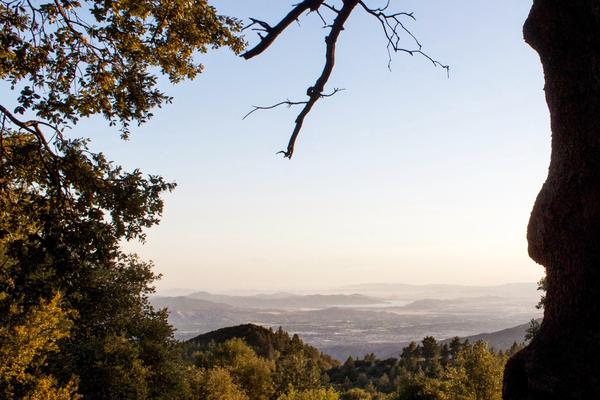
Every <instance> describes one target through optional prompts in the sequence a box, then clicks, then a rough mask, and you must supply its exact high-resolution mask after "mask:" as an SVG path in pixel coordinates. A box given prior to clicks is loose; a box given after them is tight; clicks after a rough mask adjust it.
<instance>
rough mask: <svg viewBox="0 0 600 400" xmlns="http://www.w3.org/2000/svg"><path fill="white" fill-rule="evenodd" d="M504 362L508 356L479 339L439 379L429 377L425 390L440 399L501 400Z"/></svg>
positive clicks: (461, 353) (463, 351)
mask: <svg viewBox="0 0 600 400" xmlns="http://www.w3.org/2000/svg"><path fill="white" fill-rule="evenodd" d="M505 364H506V357H505V356H498V355H496V354H494V353H493V352H491V351H490V350H489V349H488V348H487V345H486V344H485V343H484V342H477V343H475V344H474V345H473V346H468V347H466V348H464V349H463V350H462V351H461V352H460V353H459V354H458V357H457V359H456V361H455V362H454V363H453V365H452V366H450V367H449V368H447V369H446V370H445V371H444V372H443V373H442V375H441V377H440V379H435V380H434V379H427V380H426V381H425V391H424V392H425V393H426V394H429V395H431V396H434V397H435V398H437V399H439V400H480V399H486V400H500V399H501V398H502V377H503V373H504V365H505Z"/></svg>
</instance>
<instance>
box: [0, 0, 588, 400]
mask: <svg viewBox="0 0 600 400" xmlns="http://www.w3.org/2000/svg"><path fill="white" fill-rule="evenodd" d="M335 3H339V4H336V5H330V4H328V3H327V2H324V1H323V0H304V1H301V2H299V3H298V4H297V5H295V6H293V8H292V10H291V11H290V13H289V14H287V15H285V16H284V17H283V18H282V20H281V21H280V22H279V23H278V24H276V25H270V24H268V23H266V22H264V21H261V20H258V19H251V25H252V26H253V27H254V28H258V30H259V33H260V41H259V43H258V44H257V45H256V46H255V47H253V48H250V47H249V46H248V42H247V40H248V39H247V38H246V37H245V36H244V32H242V29H243V28H244V23H243V21H242V20H240V19H239V18H236V17H231V16H225V15H221V14H220V13H219V12H218V10H217V9H215V8H214V7H213V6H211V5H210V4H209V3H208V2H207V1H206V0H194V1H187V0H157V1H154V0H141V1H136V0H124V1H113V0H106V1H105V0H103V1H100V0H85V1H77V0H54V1H40V2H31V1H28V0H0V79H1V80H2V84H3V86H2V88H3V92H4V93H3V97H2V104H0V120H1V121H0V124H1V131H0V398H3V399H31V400H34V399H36V400H41V399H45V400H58V399H61V400H63V399H64V400H66V399H80V398H83V399H92V400H95V399H119V400H126V399H207V400H209V399H214V400H217V399H221V400H225V399H238V400H244V399H264V400H266V399H279V400H293V399H298V400H300V399H302V400H313V399H324V400H325V399H326V400H335V399H365V400H366V399H477V400H479V399H499V398H501V396H502V394H501V393H502V390H504V398H506V399H524V398H545V399H555V398H556V399H577V398H581V399H584V398H595V396H596V397H597V395H598V393H600V386H599V385H600V384H599V383H598V381H597V380H595V379H596V378H595V377H597V376H598V373H597V372H598V368H599V367H598V366H599V365H600V362H599V361H600V350H598V346H597V343H598V340H599V336H598V335H600V333H599V332H600V329H598V328H599V327H600V320H599V318H598V315H600V312H599V309H600V308H599V307H600V302H599V300H598V299H599V298H600V297H599V296H598V295H597V294H598V292H599V290H600V289H599V285H598V282H600V278H599V277H598V268H597V265H598V261H599V260H600V252H598V251H597V238H598V233H599V232H600V223H599V221H600V211H599V208H598V204H600V202H598V201H597V200H598V199H599V198H600V185H599V184H598V183H599V182H600V179H599V178H598V171H599V169H598V168H596V167H597V166H598V165H599V161H598V160H599V156H598V154H599V151H598V150H599V147H600V145H599V144H598V143H600V142H598V140H597V134H598V132H597V131H598V126H600V125H599V124H598V117H597V115H598V114H597V109H598V105H599V103H600V80H598V79H597V78H598V76H599V74H598V71H600V57H598V49H599V48H600V43H599V40H600V23H599V21H600V17H599V15H600V13H599V12H598V4H597V2H596V1H591V0H576V1H573V2H569V5H568V6H563V4H562V2H558V1H554V0H536V1H535V2H534V6H533V9H532V13H531V14H530V18H529V19H528V22H527V23H526V29H525V36H526V40H527V41H528V43H530V44H531V45H532V46H533V47H534V48H535V49H536V50H537V51H538V52H539V53H540V54H541V60H542V64H543V65H544V68H545V73H546V79H547V85H546V95H547V98H548V104H549V106H550V111H551V115H552V118H553V119H552V127H553V160H552V163H551V169H550V176H549V180H548V182H547V183H546V184H545V185H544V187H543V190H542V192H541V194H540V197H538V200H537V201H536V206H535V208H534V211H533V213H532V219H531V222H530V226H529V229H528V240H529V242H530V246H529V252H530V255H531V256H532V257H533V258H534V260H536V261H537V262H539V263H540V264H543V265H544V266H546V268H547V272H548V273H547V280H546V285H547V290H548V291H547V296H546V299H545V306H546V311H545V312H546V315H545V319H544V322H543V323H542V325H541V327H540V328H539V330H538V333H537V334H536V337H535V338H534V339H533V340H532V341H531V343H530V344H529V346H527V347H525V348H524V349H521V350H520V351H517V350H519V349H518V347H519V346H516V347H515V348H514V349H513V350H514V351H515V352H516V353H515V354H514V355H513V354H512V353H513V351H511V352H509V354H499V353H496V352H495V351H494V350H493V349H489V348H487V347H486V345H485V344H484V343H481V342H478V343H472V344H470V343H461V342H459V341H452V342H450V343H448V344H446V343H444V344H439V343H437V342H436V341H435V339H433V338H431V337H426V338H424V339H423V341H422V342H421V343H419V344H416V343H415V344H412V345H411V346H409V347H407V348H405V349H404V350H403V352H402V354H403V355H402V357H401V358H400V359H398V360H396V359H389V360H377V359H375V358H374V357H372V356H369V355H367V356H365V357H364V358H363V359H357V360H354V359H348V360H346V361H345V362H344V363H343V364H340V365H338V364H337V363H336V362H334V361H333V360H331V359H329V358H328V357H326V356H324V355H321V354H320V353H318V352H316V351H315V350H314V349H313V348H310V347H306V346H305V345H304V344H303V343H302V341H301V340H300V338H298V337H297V336H293V337H292V338H289V337H288V335H287V334H286V333H284V332H282V331H278V332H273V333H269V335H271V334H272V335H274V339H273V341H272V346H273V347H272V348H270V349H268V351H266V350H265V349H261V348H259V347H256V348H253V347H252V343H250V342H246V341H244V340H243V339H240V338H231V339H229V340H225V341H213V342H209V344H208V345H206V346H205V347H202V346H200V345H198V346H197V347H196V348H194V347H193V342H192V344H182V343H178V342H177V341H175V340H174V338H173V330H172V328H171V327H170V326H169V324H168V322H167V310H165V309H162V310H158V309H154V308H153V307H152V306H151V305H150V302H149V300H148V296H149V295H150V294H151V293H152V292H153V284H154V281H155V280H156V279H157V278H159V276H158V275H157V274H155V272H153V264H152V263H151V262H148V261H144V260H142V259H141V258H140V257H138V256H137V255H135V254H129V253H126V252H125V251H124V250H123V248H122V243H123V242H124V241H135V240H138V241H141V242H143V241H144V239H145V237H146V236H145V235H146V231H147V229H149V228H151V227H152V226H154V225H156V224H158V223H159V221H160V218H161V216H162V211H163V206H164V203H163V201H164V200H163V196H164V194H166V193H168V192H170V191H172V190H174V189H175V186H176V185H175V184H174V183H172V182H169V181H166V180H165V179H163V178H162V177H161V176H158V175H152V174H145V173H143V172H142V171H140V170H138V169H132V170H127V169H125V168H122V167H121V166H119V165H116V164H115V163H113V162H111V161H110V158H109V157H108V156H107V155H105V154H103V153H100V152H94V151H93V150H91V148H90V146H89V139H88V138H87V137H86V135H85V132H79V131H78V130H77V127H78V124H79V123H80V121H81V120H82V119H84V118H88V117H90V118H91V117H96V118H98V119H103V120H104V121H105V122H106V126H107V130H114V131H115V132H112V134H117V135H120V136H121V137H123V138H124V139H126V138H127V137H128V136H129V134H130V133H131V129H132V126H136V125H141V124H144V123H145V122H147V121H148V120H149V119H150V118H152V116H153V113H154V112H156V110H158V109H159V108H160V107H162V106H166V105H167V104H168V103H170V102H171V98H170V96H169V95H168V94H166V93H165V92H164V91H163V90H166V88H165V87H164V86H167V87H168V85H170V84H175V83H179V82H181V81H184V80H188V79H194V78H196V77H197V76H198V75H199V74H201V73H202V72H203V68H204V66H203V65H202V63H201V62H199V61H198V59H199V58H201V55H202V54H204V53H206V52H207V51H210V50H214V49H217V48H223V49H224V50H227V51H230V52H232V53H233V54H235V55H242V56H244V57H245V58H251V57H254V56H256V55H258V54H260V53H262V52H263V51H266V49H267V48H268V47H269V46H270V44H272V43H273V42H274V41H275V40H276V39H277V38H278V37H279V35H280V34H281V33H282V32H283V31H284V30H285V29H286V28H287V27H288V26H290V25H291V24H292V23H293V22H294V21H296V20H297V19H298V18H300V16H301V15H304V14H306V13H310V12H320V11H323V12H325V11H328V12H330V13H332V15H333V17H332V21H331V22H330V23H329V24H326V28H327V29H326V32H327V33H326V36H325V43H326V52H325V58H324V67H323V72H322V73H321V75H319V76H318V78H317V80H316V82H315V83H314V84H313V85H311V86H309V87H308V90H307V91H306V96H307V97H306V99H305V100H304V101H301V102H300V103H299V104H298V105H300V106H301V111H300V113H299V114H298V116H297V118H296V120H295V122H294V130H293V131H292V135H291V138H290V142H289V144H288V146H287V148H286V150H284V151H282V154H283V156H284V157H286V158H291V157H292V154H293V151H294V145H295V142H296V139H297V137H298V135H299V133H300V130H301V128H302V124H303V122H304V119H305V118H307V116H308V114H309V113H310V111H311V109H312V108H313V106H315V104H316V103H317V102H318V101H319V100H322V99H324V98H326V97H329V96H331V95H333V94H335V93H336V92H337V89H333V91H331V92H326V91H325V87H326V84H327V81H328V78H329V76H330V75H331V73H332V71H333V68H334V56H335V45H336V42H337V39H338V37H339V36H340V34H341V33H342V31H343V30H344V24H345V23H346V21H347V20H348V18H349V17H350V15H351V14H353V13H354V12H358V11H357V10H359V11H361V12H364V13H366V14H367V15H368V16H371V17H372V18H375V22H376V23H377V24H378V26H379V25H381V26H382V27H383V30H384V34H385V35H386V36H385V37H386V38H387V40H388V41H389V43H388V44H389V45H390V46H391V47H389V49H390V52H391V53H394V52H400V53H403V52H404V53H406V52H408V53H409V54H411V55H413V54H414V55H417V56H419V57H425V58H426V59H427V60H429V61H431V63H432V64H433V65H434V66H437V67H442V68H446V69H447V66H445V65H443V64H441V63H440V62H438V61H436V60H435V59H433V58H432V57H431V56H429V55H428V54H426V53H424V52H423V51H421V50H420V48H417V49H415V50H411V49H412V47H411V48H409V49H403V48H402V47H397V43H398V41H399V37H398V34H399V32H402V25H401V24H400V23H399V22H398V18H399V14H394V13H393V12H391V11H389V10H388V9H387V7H382V8H377V7H378V6H369V5H368V3H370V2H368V1H359V0H343V1H338V2H335ZM373 3H375V2H373ZM319 15H320V14H319ZM565 32H568V33H569V34H565ZM409 33H410V32H409ZM413 38H414V36H413ZM414 39H415V41H416V38H414ZM416 42H417V43H418V41H416ZM411 46H412V45H411ZM391 53H390V54H391ZM581 57H584V58H583V59H582V58H581ZM6 93H8V94H9V96H7V95H6ZM577 99H583V100H580V101H577ZM283 105H290V104H285V102H284V104H283ZM573 127H574V128H573ZM575 128H576V130H575V134H571V129H575ZM565 149H566V150H565ZM573 171H577V173H578V175H577V176H576V177H575V175H574V172H573ZM190 346H191V347H190ZM568 348H573V349H576V351H566V349H568ZM510 356H512V357H511V358H509V357H510ZM507 360H508V361H507ZM505 364H506V373H505V374H504V378H503V371H504V370H505ZM590 366H591V367H590ZM503 379H504V389H503Z"/></svg>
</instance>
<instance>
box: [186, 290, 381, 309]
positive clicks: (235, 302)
mask: <svg viewBox="0 0 600 400" xmlns="http://www.w3.org/2000/svg"><path fill="white" fill-rule="evenodd" d="M187 297H189V298H192V299H199V300H207V301H212V302H215V303H224V304H229V305H231V306H236V307H244V308H259V309H279V310H281V309H302V308H304V309H307V308H325V307H333V306H361V305H372V304H383V303H385V300H381V299H378V298H374V297H369V296H364V295H360V294H330V295H322V294H314V295H294V294H289V293H276V294H270V295H269V294H259V295H254V296H228V295H224V294H212V293H208V292H195V293H192V294H190V295H188V296H187Z"/></svg>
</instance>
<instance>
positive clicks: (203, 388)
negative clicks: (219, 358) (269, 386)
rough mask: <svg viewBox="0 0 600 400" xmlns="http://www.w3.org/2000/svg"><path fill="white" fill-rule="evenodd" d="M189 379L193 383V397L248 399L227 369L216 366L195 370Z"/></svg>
mask: <svg viewBox="0 0 600 400" xmlns="http://www.w3.org/2000/svg"><path fill="white" fill-rule="evenodd" d="M195 374H196V376H195V377H193V378H192V379H191V381H192V382H193V383H194V386H193V393H194V398H195V399H204V400H248V396H247V395H246V393H245V392H244V391H243V390H242V389H241V388H240V387H239V386H238V385H236V384H235V382H234V380H233V378H232V376H231V374H230V373H229V371H227V369H225V368H221V367H216V368H212V369H210V370H197V371H195Z"/></svg>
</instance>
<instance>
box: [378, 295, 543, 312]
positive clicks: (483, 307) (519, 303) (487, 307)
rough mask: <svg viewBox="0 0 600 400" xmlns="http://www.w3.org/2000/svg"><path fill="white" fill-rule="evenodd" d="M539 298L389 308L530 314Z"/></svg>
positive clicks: (489, 298)
mask: <svg viewBox="0 0 600 400" xmlns="http://www.w3.org/2000/svg"><path fill="white" fill-rule="evenodd" d="M538 301H539V299H538V298H537V297H525V298H519V297H500V296H478V297H459V298H456V299H422V300H415V301H413V302H410V303H408V304H406V305H404V306H401V307H389V308H387V309H388V310H390V311H394V312H397V313H404V312H411V313H415V312H417V313H426V312H429V313H431V312H433V313H454V314H460V313H476V312H478V311H484V312H485V313H486V314H494V313H501V312H503V311H504V310H506V309H507V308H510V309H511V310H512V311H513V312H517V311H519V310H520V311H521V312H522V313H524V314H530V313H531V311H532V310H534V309H535V305H536V304H537V303H538Z"/></svg>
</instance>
